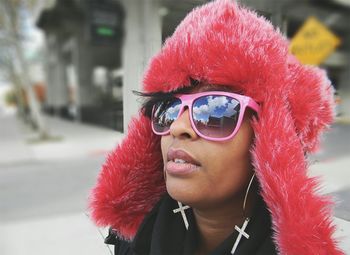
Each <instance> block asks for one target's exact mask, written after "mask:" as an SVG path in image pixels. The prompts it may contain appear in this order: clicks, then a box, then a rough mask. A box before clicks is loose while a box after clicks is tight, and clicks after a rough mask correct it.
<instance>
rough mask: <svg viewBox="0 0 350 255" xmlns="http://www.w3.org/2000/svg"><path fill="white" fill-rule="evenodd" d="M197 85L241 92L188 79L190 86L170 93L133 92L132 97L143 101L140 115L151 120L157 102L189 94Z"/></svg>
mask: <svg viewBox="0 0 350 255" xmlns="http://www.w3.org/2000/svg"><path fill="white" fill-rule="evenodd" d="M199 85H201V86H202V85H207V86H209V87H211V86H213V87H215V88H216V89H218V90H223V91H231V92H234V93H237V94H241V95H243V93H242V90H237V89H235V88H234V87H232V86H225V85H220V86H218V85H214V84H210V83H207V82H205V81H200V80H195V79H192V78H190V85H189V86H183V87H180V88H179V89H177V90H173V91H170V92H150V93H146V92H140V91H135V90H133V93H134V95H137V96H139V97H141V99H142V100H143V101H142V103H141V113H142V114H143V115H144V116H146V117H148V118H151V116H152V109H153V106H154V105H155V104H157V103H159V102H164V101H167V100H170V99H173V98H174V95H176V94H187V93H190V92H191V91H192V90H193V89H194V88H195V87H197V86H199Z"/></svg>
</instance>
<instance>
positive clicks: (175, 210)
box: [173, 202, 190, 230]
mask: <svg viewBox="0 0 350 255" xmlns="http://www.w3.org/2000/svg"><path fill="white" fill-rule="evenodd" d="M177 204H178V205H179V208H176V209H174V210H173V213H178V212H181V216H182V219H183V221H184V224H185V228H186V230H188V227H189V224H188V220H187V217H186V213H185V210H187V209H189V208H190V207H189V206H188V205H185V206H183V205H182V203H181V202H177Z"/></svg>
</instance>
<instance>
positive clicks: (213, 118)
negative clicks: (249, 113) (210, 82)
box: [151, 91, 260, 141]
mask: <svg viewBox="0 0 350 255" xmlns="http://www.w3.org/2000/svg"><path fill="white" fill-rule="evenodd" d="M186 106H187V107H188V109H189V116H190V121H191V125H192V128H193V130H194V131H195V132H196V134H197V135H199V136H200V137H202V138H204V139H207V140H210V141H224V140H228V139H231V138H232V137H234V136H235V134H236V133H237V132H238V130H239V127H240V126H241V124H242V120H243V116H244V112H245V109H246V108H247V107H249V108H251V109H253V110H254V111H255V112H257V113H259V111H260V107H259V105H258V104H257V103H256V102H255V101H254V100H253V99H252V98H250V97H247V96H243V95H240V94H235V93H230V92H223V91H207V92H202V93H194V94H181V95H175V96H174V97H173V98H171V99H169V100H165V101H162V102H159V103H157V104H155V105H154V106H153V110H152V118H151V119H152V130H153V132H154V133H155V134H157V135H168V134H169V133H170V126H171V124H172V123H173V122H174V121H175V120H176V119H177V118H178V117H179V116H180V115H181V114H182V113H183V112H184V111H185V107H186Z"/></svg>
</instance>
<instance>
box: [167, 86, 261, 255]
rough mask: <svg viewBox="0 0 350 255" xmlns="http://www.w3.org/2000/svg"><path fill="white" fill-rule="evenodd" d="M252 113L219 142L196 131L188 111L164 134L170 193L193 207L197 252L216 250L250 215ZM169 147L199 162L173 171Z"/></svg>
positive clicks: (205, 88) (253, 189)
mask: <svg viewBox="0 0 350 255" xmlns="http://www.w3.org/2000/svg"><path fill="white" fill-rule="evenodd" d="M219 89H221V90H222V86H212V85H211V86H200V87H196V88H195V89H194V90H193V91H192V92H193V93H195V92H202V91H208V90H219ZM225 90H226V89H225ZM251 116H252V111H250V110H248V111H246V113H245V116H244V120H243V122H242V125H241V127H240V129H239V131H238V133H237V134H236V135H235V136H234V137H233V138H232V139H231V140H228V141H224V142H215V141H208V140H205V139H203V138H201V137H199V136H198V135H197V134H196V133H195V131H194V130H193V129H192V127H191V123H190V120H189V116H188V110H186V111H185V112H184V113H183V114H182V115H181V116H179V118H178V119H177V120H176V121H174V122H173V123H172V125H171V127H170V134H169V135H166V136H162V138H161V148H162V154H163V160H164V166H165V168H164V171H165V175H166V187H167V191H168V193H169V194H170V196H171V197H172V198H174V199H175V200H177V201H180V202H182V203H183V204H186V205H189V206H191V207H192V209H193V212H194V216H195V219H196V222H197V227H198V230H199V246H198V249H197V253H196V254H197V255H199V254H208V253H209V252H210V251H212V250H213V249H215V248H216V247H217V246H218V245H220V243H222V242H223V241H224V240H225V239H226V238H227V237H228V236H229V235H230V234H231V233H232V232H233V231H234V226H235V225H237V226H239V227H241V226H242V224H243V222H244V220H245V218H246V217H249V216H250V215H251V212H252V208H253V206H254V203H255V199H256V187H255V186H254V185H253V187H251V190H250V192H249V193H250V195H249V196H248V199H247V204H246V207H245V210H244V212H243V201H244V196H245V194H246V190H247V187H248V184H249V181H250V179H251V178H252V176H253V167H252V165H251V157H250V155H251V154H250V151H249V150H250V148H251V145H252V143H253V139H254V132H253V129H252V127H251V124H250V120H251ZM169 149H180V150H183V151H185V152H186V153H188V154H189V155H191V157H193V158H194V159H195V160H197V161H198V162H199V163H200V166H198V169H197V170H196V171H194V172H193V173H190V174H188V175H186V176H176V175H172V174H169V173H168V172H167V166H166V164H167V152H168V151H169ZM232 242H234V240H232Z"/></svg>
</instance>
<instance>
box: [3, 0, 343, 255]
mask: <svg viewBox="0 0 350 255" xmlns="http://www.w3.org/2000/svg"><path fill="white" fill-rule="evenodd" d="M205 2H208V1H205V0H177V1H174V0H1V1H0V254H3V255H15V254H87V255H88V254H111V249H112V247H108V246H106V245H104V244H103V237H104V236H105V235H106V229H98V228H96V227H95V226H94V225H93V224H92V223H91V221H90V219H89V213H88V210H87V197H88V195H89V190H90V189H91V187H92V186H93V185H94V183H95V181H96V177H97V174H98V172H99V170H100V167H101V164H102V163H103V160H104V158H105V156H106V154H107V153H108V152H109V151H111V150H112V149H113V148H114V147H115V146H116V145H117V144H118V143H119V142H120V141H121V139H122V138H123V136H124V134H125V133H126V132H127V124H128V122H129V120H130V118H131V116H132V115H133V114H135V113H136V112H137V109H138V106H139V102H138V101H137V98H136V97H135V96H134V95H133V94H132V92H131V91H132V90H140V86H141V79H142V74H143V71H144V69H145V67H146V65H147V63H148V61H149V59H150V57H151V56H152V55H153V54H155V53H156V52H157V51H158V50H159V49H160V47H161V45H162V43H163V42H164V40H165V39H166V38H167V37H168V36H170V35H171V34H172V33H173V31H174V29H175V28H176V26H177V25H178V24H179V22H180V21H181V20H182V19H183V18H184V17H185V15H186V14H187V13H188V12H189V11H190V10H192V9H193V8H194V7H196V6H198V5H201V4H203V3H205ZM240 2H241V3H242V4H243V5H246V6H248V7H249V8H251V9H253V10H256V11H257V12H258V13H259V14H260V15H263V16H265V17H266V18H267V19H269V20H270V21H271V22H272V24H273V25H274V26H276V27H278V28H279V29H280V30H281V32H282V33H284V34H285V35H286V36H287V37H288V38H289V39H290V41H291V44H290V51H291V52H292V53H293V54H294V55H295V56H296V57H297V58H298V59H299V60H300V61H301V62H303V63H305V64H311V65H317V66H320V67H322V68H324V69H325V70H326V71H327V72H328V75H329V77H330V79H331V81H332V83H333V85H334V88H335V94H334V96H335V97H336V103H337V106H336V115H337V117H336V122H335V123H334V125H332V127H331V129H330V131H329V132H328V133H327V134H326V135H325V136H324V137H323V143H322V146H321V150H320V151H319V152H318V153H317V154H316V155H314V156H313V157H312V158H310V164H311V166H310V168H311V175H317V176H321V179H322V180H323V186H322V190H321V192H323V193H326V194H332V195H333V196H334V197H335V198H336V204H335V212H334V213H335V216H336V217H335V222H336V224H337V225H338V230H337V236H340V237H343V239H342V242H341V246H342V247H343V249H344V250H345V251H346V253H347V254H350V241H349V239H350V223H349V222H350V173H349V170H350V167H349V166H350V143H349V142H350V139H349V138H350V65H349V61H350V25H349V24H350V0H241V1H240Z"/></svg>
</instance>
